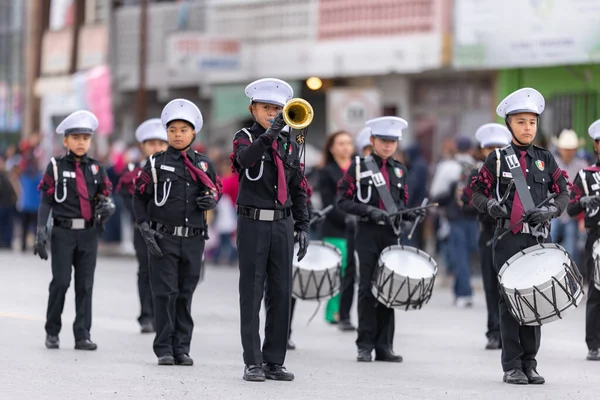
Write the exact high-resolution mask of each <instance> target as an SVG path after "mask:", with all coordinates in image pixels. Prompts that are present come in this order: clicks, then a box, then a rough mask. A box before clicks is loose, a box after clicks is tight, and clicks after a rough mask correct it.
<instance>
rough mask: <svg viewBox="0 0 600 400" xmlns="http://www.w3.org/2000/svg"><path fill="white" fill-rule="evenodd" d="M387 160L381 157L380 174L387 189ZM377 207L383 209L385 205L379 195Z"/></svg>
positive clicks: (388, 186)
mask: <svg viewBox="0 0 600 400" xmlns="http://www.w3.org/2000/svg"><path fill="white" fill-rule="evenodd" d="M386 165H387V160H384V159H381V170H380V172H381V175H382V176H383V179H385V185H386V186H387V188H388V190H389V188H390V176H389V175H388V171H387V167H386ZM379 208H381V209H382V210H385V205H383V200H382V199H381V197H379Z"/></svg>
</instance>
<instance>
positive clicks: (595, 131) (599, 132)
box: [588, 119, 600, 140]
mask: <svg viewBox="0 0 600 400" xmlns="http://www.w3.org/2000/svg"><path fill="white" fill-rule="evenodd" d="M588 132H589V134H590V136H591V137H592V139H594V140H596V139H600V119H599V120H598V121H596V122H594V123H593V124H592V125H590V129H589V130H588Z"/></svg>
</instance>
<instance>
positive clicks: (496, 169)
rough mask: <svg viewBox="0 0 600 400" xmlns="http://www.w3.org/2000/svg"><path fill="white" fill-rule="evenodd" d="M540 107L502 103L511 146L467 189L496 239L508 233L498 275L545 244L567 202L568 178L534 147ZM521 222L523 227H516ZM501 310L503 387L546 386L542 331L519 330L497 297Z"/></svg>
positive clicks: (522, 96)
mask: <svg viewBox="0 0 600 400" xmlns="http://www.w3.org/2000/svg"><path fill="white" fill-rule="evenodd" d="M544 107H545V101H544V97H543V96H542V95H541V94H540V93H539V92H538V91H537V90H535V89H531V88H525V89H520V90H517V91H516V92H514V93H512V94H510V95H509V96H508V97H506V98H505V99H504V100H502V102H501V103H500V104H499V105H498V108H497V110H496V112H497V114H498V115H499V116H500V117H502V118H505V122H506V127H507V128H508V129H509V131H510V133H511V135H512V142H511V144H510V146H507V147H505V148H503V149H502V151H500V152H495V151H494V152H492V153H490V154H489V156H488V157H487V159H486V160H485V163H484V165H483V166H482V167H481V170H480V171H479V175H478V177H477V179H476V180H475V181H474V182H472V183H471V189H472V190H473V198H472V204H473V206H475V208H477V210H479V211H480V212H485V213H488V214H489V215H490V216H491V217H492V218H494V219H496V220H497V226H498V227H497V228H496V233H495V236H494V237H495V238H497V237H498V236H499V235H500V234H502V233H504V232H506V231H507V230H508V229H509V228H512V229H511V231H512V232H511V233H512V234H511V233H509V234H508V235H506V236H505V237H504V238H503V239H502V240H499V241H498V240H495V241H494V245H493V246H494V249H493V251H494V267H495V269H496V273H498V272H499V271H500V269H501V268H502V266H503V265H504V264H505V263H506V261H507V260H508V259H509V258H511V257H512V256H513V255H515V254H516V253H518V252H519V251H521V250H524V249H526V248H528V247H531V246H535V245H537V244H538V242H544V241H548V239H547V238H548V233H549V221H550V220H551V219H552V218H556V217H558V216H560V214H561V213H562V212H563V211H564V210H565V209H566V208H567V205H568V202H569V192H568V188H567V185H568V179H567V177H566V176H565V175H566V173H565V172H564V171H562V170H561V169H560V168H559V167H558V165H557V163H556V160H555V159H554V156H553V155H552V153H550V152H549V151H548V150H546V149H543V148H541V147H538V146H535V145H533V144H532V142H533V140H534V139H535V135H536V133H537V129H538V123H539V117H540V114H541V113H542V112H543V111H544ZM498 153H499V154H498ZM498 157H499V158H498ZM511 180H514V186H515V187H516V188H517V189H514V190H511V193H510V195H509V196H508V199H507V201H506V206H504V205H502V204H500V201H499V199H500V198H501V197H502V196H503V195H504V193H505V192H506V190H507V188H508V185H509V183H510V181H511ZM518 188H520V189H518ZM548 191H552V192H554V193H557V196H556V198H555V199H554V203H552V204H549V205H546V206H541V207H538V206H537V205H539V204H540V203H541V202H542V201H543V200H545V199H546V198H547V197H548ZM494 192H495V193H494ZM522 217H524V222H522V223H518V224H517V222H518V221H519V220H520V219H521V218H522ZM499 307H500V310H499V311H500V338H501V342H502V369H503V370H504V377H503V380H504V382H506V383H510V384H527V383H531V384H543V383H544V382H545V380H544V378H543V377H541V376H540V375H539V374H538V373H537V361H536V355H537V352H538V350H539V347H540V337H541V329H540V326H520V325H519V322H518V321H517V320H516V319H515V318H514V317H513V316H512V315H511V313H510V311H509V308H508V305H507V303H506V300H505V298H504V296H500V303H499Z"/></svg>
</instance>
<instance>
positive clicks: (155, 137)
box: [116, 118, 169, 333]
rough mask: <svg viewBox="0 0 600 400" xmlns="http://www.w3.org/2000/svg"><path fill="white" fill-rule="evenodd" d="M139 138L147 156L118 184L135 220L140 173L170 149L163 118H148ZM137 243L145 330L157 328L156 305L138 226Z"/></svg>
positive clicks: (135, 246)
mask: <svg viewBox="0 0 600 400" xmlns="http://www.w3.org/2000/svg"><path fill="white" fill-rule="evenodd" d="M135 138H136V140H137V141H138V142H139V143H140V147H141V148H142V151H143V153H144V155H145V157H146V159H145V160H144V161H142V162H141V163H140V164H139V165H135V164H131V165H129V166H128V172H126V173H124V174H123V176H122V177H121V179H119V183H118V184H117V189H116V192H117V193H118V194H119V195H120V196H121V198H122V199H123V204H125V207H127V209H128V210H129V211H130V212H131V216H132V218H133V221H134V223H135V215H134V212H133V192H134V189H135V182H134V180H135V178H137V176H138V175H139V174H140V172H141V171H142V168H143V167H144V165H145V164H146V162H147V160H148V158H149V157H150V156H151V155H153V154H155V153H158V152H162V151H165V150H167V147H169V141H168V138H167V132H166V131H165V128H163V126H162V122H161V121H160V118H152V119H149V120H147V121H144V122H143V123H142V124H140V126H139V127H138V128H137V129H136V131H135ZM133 247H134V248H135V256H136V258H137V262H138V294H139V296H140V306H141V313H140V317H139V318H138V322H139V323H140V325H141V327H142V333H153V332H154V310H153V305H152V292H151V290H150V275H149V270H148V247H147V246H146V242H144V238H143V237H142V234H141V232H140V230H139V229H138V227H137V226H135V227H134V229H133Z"/></svg>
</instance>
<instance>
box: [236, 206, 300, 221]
mask: <svg viewBox="0 0 600 400" xmlns="http://www.w3.org/2000/svg"><path fill="white" fill-rule="evenodd" d="M238 215H241V216H243V217H246V218H250V219H253V220H256V221H277V220H279V219H283V218H286V217H289V216H290V215H292V210H291V209H289V208H285V209H283V210H261V209H260V208H252V207H245V206H238Z"/></svg>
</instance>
